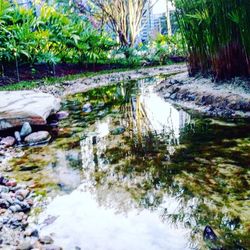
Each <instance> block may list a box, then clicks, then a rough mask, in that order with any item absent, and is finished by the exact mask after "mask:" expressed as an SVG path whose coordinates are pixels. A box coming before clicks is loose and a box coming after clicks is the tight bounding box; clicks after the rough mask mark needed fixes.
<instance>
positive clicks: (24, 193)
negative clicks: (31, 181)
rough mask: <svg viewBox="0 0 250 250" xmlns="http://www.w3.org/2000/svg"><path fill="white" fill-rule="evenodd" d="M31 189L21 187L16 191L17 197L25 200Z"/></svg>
mask: <svg viewBox="0 0 250 250" xmlns="http://www.w3.org/2000/svg"><path fill="white" fill-rule="evenodd" d="M29 193H30V191H29V190H28V189H20V190H17V191H16V194H15V195H16V197H17V198H18V199H19V200H22V201H23V200H24V199H25V198H26V197H27V196H28V195H29Z"/></svg>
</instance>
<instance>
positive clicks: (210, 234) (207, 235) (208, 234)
mask: <svg viewBox="0 0 250 250" xmlns="http://www.w3.org/2000/svg"><path fill="white" fill-rule="evenodd" d="M203 238H204V239H205V240H210V241H216V240H217V236H216V234H215V233H214V231H213V229H212V228H211V227H210V226H206V227H205V229H204V232H203Z"/></svg>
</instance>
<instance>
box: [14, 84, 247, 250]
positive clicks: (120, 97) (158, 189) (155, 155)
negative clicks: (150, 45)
mask: <svg viewBox="0 0 250 250" xmlns="http://www.w3.org/2000/svg"><path fill="white" fill-rule="evenodd" d="M155 81H157V79H149V80H148V81H145V80H144V81H143V80H141V81H139V82H130V83H123V84H120V85H116V86H109V87H104V88H100V89H95V90H92V91H90V92H88V93H85V94H77V95H75V96H71V97H69V98H68V99H67V100H66V102H65V106H64V108H65V109H69V111H70V117H69V118H68V119H67V120H65V121H64V122H63V123H61V125H60V129H59V138H58V139H57V140H56V141H55V142H54V143H52V144H51V145H49V146H48V147H46V148H36V149H35V150H34V151H32V150H31V149H28V150H27V151H26V152H25V154H26V157H27V156H28V157H27V159H24V157H23V158H21V159H20V160H19V161H18V162H16V163H15V164H16V166H20V164H24V162H26V163H27V161H28V162H29V163H30V161H31V160H32V159H33V158H34V155H36V157H35V158H36V160H35V159H33V161H36V162H37V157H38V158H39V157H40V158H41V159H43V162H37V163H36V165H38V166H39V169H38V170H37V171H38V172H37V173H36V174H37V175H35V174H32V175H31V176H30V178H36V179H37V181H38V179H39V178H40V181H41V182H42V181H44V180H48V179H49V180H50V179H52V180H51V182H52V181H53V180H54V182H55V183H57V184H58V181H60V183H64V190H66V191H67V192H68V191H70V190H72V186H73V187H76V186H78V185H79V184H80V183H81V185H80V187H79V188H77V189H76V190H75V191H74V192H72V193H71V194H67V195H64V196H60V197H57V198H56V199H54V201H53V202H52V203H51V204H50V205H49V207H48V209H47V210H46V211H45V212H44V213H43V214H42V216H41V218H40V219H41V220H40V221H42V220H43V219H44V218H46V217H47V216H48V215H55V216H56V217H57V216H59V217H58V219H57V220H56V221H55V222H54V223H53V224H51V225H49V226H47V227H44V228H43V232H44V233H48V232H53V233H55V239H56V240H57V241H58V243H59V245H60V242H63V244H65V246H68V248H66V249H74V247H75V246H77V245H78V246H83V249H88V248H89V249H98V247H99V249H104V250H105V249H123V246H124V247H127V248H126V249H140V248H141V249H185V248H188V249H220V248H222V247H223V249H244V248H246V249H247V248H248V246H249V245H250V242H249V239H250V237H249V235H250V233H249V225H250V220H249V218H250V209H249V207H250V201H249V197H250V191H249V190H250V183H249V180H250V178H249V177H250V171H249V166H250V130H249V128H250V127H249V125H248V124H244V123H242V124H235V125H234V126H233V127H232V126H227V125H228V124H227V122H224V123H222V122H214V121H211V120H209V119H200V118H194V117H190V115H188V114H187V113H186V112H184V111H182V110H178V109H176V108H175V107H173V106H171V105H170V104H168V103H165V102H162V100H161V99H159V98H158V97H157V96H156V95H155V94H154V93H153V92H152V87H151V84H152V83H155ZM87 102H90V103H91V104H92V105H93V107H94V109H93V111H92V112H91V113H89V114H85V113H83V112H82V111H81V109H82V106H83V105H84V104H85V103H87ZM44 155H46V159H50V160H46V161H45V160H44ZM40 158H39V159H40ZM39 164H40V165H41V166H40V165H39ZM48 170H49V171H48ZM38 174H39V175H38ZM18 176H20V175H19V172H18ZM51 176H53V178H52V177H51ZM62 179H65V181H63V180H62ZM57 184H56V185H57ZM65 225H67V226H65ZM95 225H97V226H95ZM207 225H210V226H211V227H212V228H213V229H214V231H215V233H216V234H217V236H218V240H217V241H216V242H205V241H204V240H203V238H202V235H203V230H204V228H205V226H207ZM177 226H178V227H177ZM173 228H174V229H173ZM134 229H136V230H137V231H138V232H139V233H137V234H136V230H134ZM115 232H116V234H115ZM104 241H105V243H104ZM106 242H107V243H106ZM157 243H159V244H157ZM112 244H114V245H112ZM112 246H114V247H113V248H112ZM84 247H85V248H84ZM133 247H134V248H133ZM136 247H137V248H136ZM243 247H244V248H243Z"/></svg>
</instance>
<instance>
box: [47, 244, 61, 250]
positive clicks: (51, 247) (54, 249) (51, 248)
mask: <svg viewBox="0 0 250 250" xmlns="http://www.w3.org/2000/svg"><path fill="white" fill-rule="evenodd" d="M43 249H44V250H62V248H61V247H58V246H55V245H46V246H44V248H43Z"/></svg>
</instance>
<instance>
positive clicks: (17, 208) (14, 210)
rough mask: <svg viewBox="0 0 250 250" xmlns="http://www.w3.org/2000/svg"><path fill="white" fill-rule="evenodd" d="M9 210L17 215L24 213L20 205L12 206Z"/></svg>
mask: <svg viewBox="0 0 250 250" xmlns="http://www.w3.org/2000/svg"><path fill="white" fill-rule="evenodd" d="M9 209H10V211H11V212H12V213H17V212H22V211H23V210H22V207H21V206H20V205H18V204H16V205H12V206H10V207H9Z"/></svg>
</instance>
